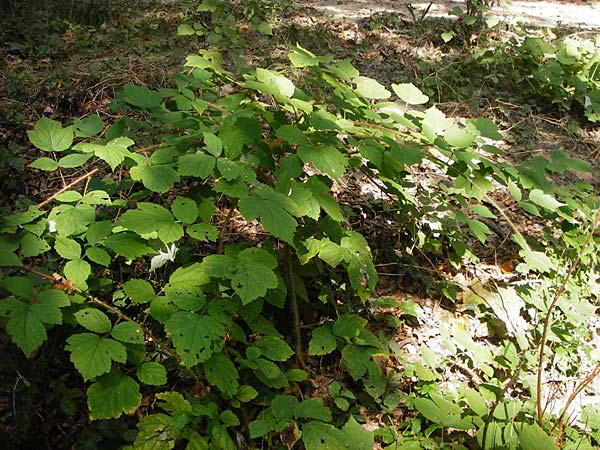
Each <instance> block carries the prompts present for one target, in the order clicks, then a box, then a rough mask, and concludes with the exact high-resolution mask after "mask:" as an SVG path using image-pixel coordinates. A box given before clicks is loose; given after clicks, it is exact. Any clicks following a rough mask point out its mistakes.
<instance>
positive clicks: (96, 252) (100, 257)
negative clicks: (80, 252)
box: [85, 247, 112, 267]
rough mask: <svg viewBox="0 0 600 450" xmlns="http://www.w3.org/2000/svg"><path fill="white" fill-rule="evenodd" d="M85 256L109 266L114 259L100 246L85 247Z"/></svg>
mask: <svg viewBox="0 0 600 450" xmlns="http://www.w3.org/2000/svg"><path fill="white" fill-rule="evenodd" d="M85 256H86V258H87V259H89V260H90V261H92V262H95V263H96V264H100V265H101V266H104V267H108V266H110V263H111V261H112V259H111V257H110V255H109V254H108V253H107V252H105V251H104V250H102V249H101V248H98V247H88V248H86V249H85Z"/></svg>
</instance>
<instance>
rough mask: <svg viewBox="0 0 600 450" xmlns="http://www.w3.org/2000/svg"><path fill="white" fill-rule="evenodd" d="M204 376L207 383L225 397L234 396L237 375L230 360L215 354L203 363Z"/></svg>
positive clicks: (236, 387)
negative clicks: (216, 388)
mask: <svg viewBox="0 0 600 450" xmlns="http://www.w3.org/2000/svg"><path fill="white" fill-rule="evenodd" d="M204 374H205V375H206V379H207V381H208V382H209V383H210V384H211V385H213V386H216V387H218V388H219V390H220V391H221V392H222V393H223V394H225V395H227V396H230V397H232V396H234V395H235V393H236V392H237V391H238V387H239V384H238V378H239V374H238V371H237V369H236V367H235V365H234V364H233V363H232V362H231V360H230V359H229V358H228V357H227V356H225V355H223V354H222V353H215V354H214V355H212V357H211V358H210V359H209V360H208V361H206V362H205V363H204Z"/></svg>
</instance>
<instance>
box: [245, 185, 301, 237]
mask: <svg viewBox="0 0 600 450" xmlns="http://www.w3.org/2000/svg"><path fill="white" fill-rule="evenodd" d="M295 207H296V205H295V204H294V202H293V201H292V200H291V199H290V198H289V197H286V196H285V195H283V194H280V193H279V192H275V191H274V190H273V189H272V188H270V187H268V186H266V185H264V184H259V185H257V186H256V187H255V188H254V189H252V192H251V195H249V196H247V197H243V198H242V199H240V202H239V209H240V212H241V213H242V215H243V216H244V218H245V219H246V220H254V219H256V218H257V217H258V218H260V221H261V223H262V224H263V227H264V228H265V230H266V231H268V232H269V233H271V234H273V236H275V237H277V238H280V239H282V240H283V241H285V242H287V243H288V244H293V242H294V233H295V231H296V227H297V226H298V223H297V222H296V220H295V219H294V218H293V217H292V215H291V214H290V213H291V211H293V210H294V208H295Z"/></svg>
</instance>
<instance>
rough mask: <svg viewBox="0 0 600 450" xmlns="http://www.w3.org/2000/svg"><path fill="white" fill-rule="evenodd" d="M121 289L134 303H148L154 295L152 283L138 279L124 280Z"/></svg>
mask: <svg viewBox="0 0 600 450" xmlns="http://www.w3.org/2000/svg"><path fill="white" fill-rule="evenodd" d="M123 291H125V294H127V296H128V297H129V298H130V299H131V300H133V301H134V302H135V303H148V302H149V301H150V300H152V299H153V298H154V297H155V295H156V294H155V293H154V288H153V287H152V285H151V284H150V283H148V282H147V281H146V280H140V279H133V280H129V281H126V282H125V284H123Z"/></svg>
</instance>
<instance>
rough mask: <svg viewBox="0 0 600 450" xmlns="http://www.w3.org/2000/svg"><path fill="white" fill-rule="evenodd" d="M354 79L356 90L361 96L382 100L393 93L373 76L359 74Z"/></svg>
mask: <svg viewBox="0 0 600 450" xmlns="http://www.w3.org/2000/svg"><path fill="white" fill-rule="evenodd" d="M352 81H354V83H355V84H356V89H355V92H356V93H357V94H358V95H360V96H361V97H365V98H370V99H375V100H380V99H385V98H389V97H390V96H391V95H392V93H391V92H390V91H388V90H387V89H386V88H385V87H384V86H383V85H382V84H381V83H379V82H378V81H376V80H374V79H372V78H368V77H363V76H358V77H356V78H354V79H353V80H352Z"/></svg>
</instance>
